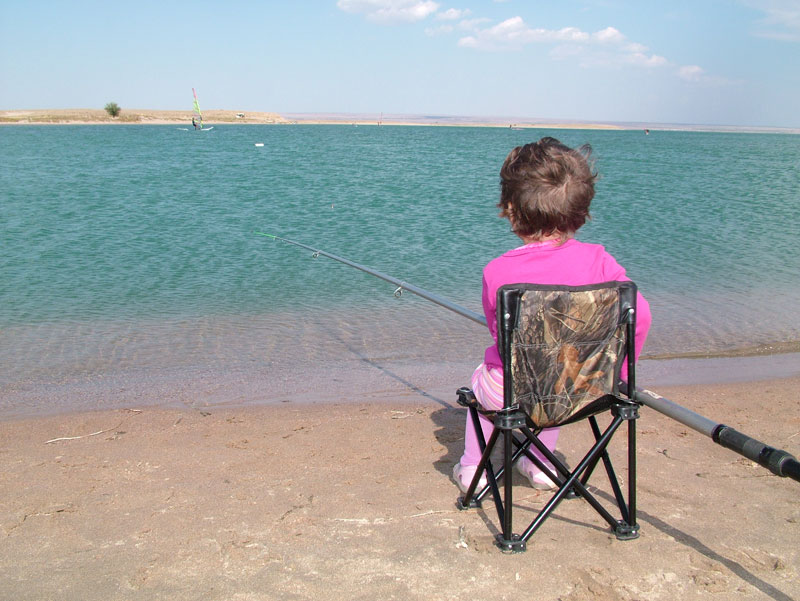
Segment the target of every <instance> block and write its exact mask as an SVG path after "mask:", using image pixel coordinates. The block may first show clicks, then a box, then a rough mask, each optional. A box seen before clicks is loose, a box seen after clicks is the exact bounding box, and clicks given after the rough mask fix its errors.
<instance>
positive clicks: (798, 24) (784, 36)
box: [744, 0, 800, 42]
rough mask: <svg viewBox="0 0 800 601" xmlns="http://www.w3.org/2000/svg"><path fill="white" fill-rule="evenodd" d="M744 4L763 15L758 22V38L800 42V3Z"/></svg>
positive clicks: (756, 0) (762, 0)
mask: <svg viewBox="0 0 800 601" xmlns="http://www.w3.org/2000/svg"><path fill="white" fill-rule="evenodd" d="M744 4H745V5H747V6H750V7H751V8H754V9H756V10H759V11H761V12H763V13H764V17H763V18H762V19H760V20H759V21H758V26H759V29H758V30H757V31H756V35H758V36H759V37H765V38H771V39H775V40H783V41H787V42H798V41H800V2H798V1H797V0H744Z"/></svg>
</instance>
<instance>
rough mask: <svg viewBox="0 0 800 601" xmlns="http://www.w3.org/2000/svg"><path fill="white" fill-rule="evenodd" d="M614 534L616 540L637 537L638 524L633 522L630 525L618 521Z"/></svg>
mask: <svg viewBox="0 0 800 601" xmlns="http://www.w3.org/2000/svg"><path fill="white" fill-rule="evenodd" d="M614 534H615V535H616V537H617V540H634V539H637V538H639V524H633V525H632V526H631V525H630V524H628V523H627V522H623V521H619V522H617V527H616V528H614Z"/></svg>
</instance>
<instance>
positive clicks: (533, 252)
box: [453, 137, 651, 492]
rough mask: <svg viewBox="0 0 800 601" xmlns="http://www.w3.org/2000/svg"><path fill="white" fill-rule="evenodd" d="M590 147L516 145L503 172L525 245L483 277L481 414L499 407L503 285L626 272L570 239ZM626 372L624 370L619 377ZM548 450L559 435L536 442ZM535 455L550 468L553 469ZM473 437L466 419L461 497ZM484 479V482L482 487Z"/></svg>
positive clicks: (551, 142)
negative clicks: (488, 341)
mask: <svg viewBox="0 0 800 601" xmlns="http://www.w3.org/2000/svg"><path fill="white" fill-rule="evenodd" d="M590 153H591V148H590V147H589V146H584V147H582V148H580V149H578V150H573V149H571V148H569V147H567V146H565V145H564V144H562V143H561V142H559V141H558V140H556V139H554V138H549V137H548V138H542V139H541V140H539V141H538V142H536V143H533V144H526V145H525V146H518V147H517V148H515V149H514V150H512V151H511V152H510V153H509V155H508V156H507V157H506V160H505V162H504V163H503V167H502V168H501V169H500V202H499V203H498V205H497V206H498V207H499V208H500V216H501V217H505V218H507V219H508V220H509V222H510V223H511V231H512V232H514V233H515V234H516V235H517V236H519V238H520V239H521V240H522V242H523V243H524V245H523V246H520V247H519V248H515V249H514V250H510V251H508V252H507V253H505V254H503V255H501V256H499V257H497V258H496V259H494V260H493V261H490V262H489V264H488V265H487V266H486V267H485V268H484V270H483V311H484V314H485V315H486V322H487V325H488V326H489V332H491V334H492V337H493V338H494V341H495V344H494V345H492V346H490V347H489V348H487V349H486V353H485V355H484V360H483V363H481V365H479V366H478V368H477V369H476V370H475V373H474V374H473V375H472V389H473V391H474V392H475V397H476V398H477V399H478V402H479V403H480V404H481V405H482V406H483V407H485V408H486V409H500V408H502V407H503V364H502V361H501V360H500V352H499V351H498V348H497V317H496V314H495V310H496V308H497V290H498V288H500V287H501V286H503V285H504V284H516V283H523V282H528V283H534V284H560V285H567V286H580V285H584V284H599V283H601V282H607V281H612V280H627V279H628V278H627V277H626V276H625V270H624V269H623V268H622V267H621V266H620V265H619V264H618V263H617V262H616V260H614V257H612V256H611V255H610V254H608V253H607V252H606V251H605V249H604V248H603V247H602V246H600V245H599V244H587V243H584V242H578V241H577V240H575V239H574V235H575V232H576V231H578V229H579V228H580V227H581V226H582V225H583V224H584V223H585V222H586V219H587V218H588V217H589V204H590V203H591V201H592V198H593V197H594V182H595V179H596V174H595V173H593V172H592V169H591V168H590V166H589V155H590ZM650 322H651V316H650V307H649V305H648V304H647V301H646V300H645V299H644V298H643V297H642V295H641V294H639V295H638V297H637V311H636V357H637V358H638V356H639V353H640V352H641V350H642V346H643V345H644V340H645V338H646V336H647V331H648V330H649V328H650ZM624 376H625V372H624V371H623V377H624ZM480 421H481V428H482V429H483V432H484V436H485V437H486V439H487V440H488V438H489V436H490V434H491V432H492V430H493V429H494V426H493V425H492V423H491V421H490V420H489V419H488V418H486V417H483V416H481V418H480ZM539 438H540V440H541V441H542V442H543V443H544V444H545V446H546V447H547V448H548V449H550V450H551V451H553V450H554V449H555V446H556V441H557V440H558V428H550V429H545V430H543V431H542V432H541V434H540V435H539ZM533 453H534V454H535V455H536V457H537V458H538V459H541V460H542V461H543V462H544V464H545V465H546V466H548V468H551V471H554V470H553V469H552V466H551V465H550V462H549V461H547V460H546V459H545V458H544V456H543V455H542V454H541V453H540V452H539V451H538V450H535V449H533ZM480 457H481V452H480V447H479V445H478V438H477V436H476V434H475V429H474V427H473V424H472V418H471V417H470V414H469V413H467V427H466V433H465V436H464V454H463V455H462V456H461V460H460V461H459V462H458V463H456V465H455V467H454V468H453V479H454V480H455V482H456V484H457V485H458V487H459V488H460V489H461V490H462V491H463V492H466V489H467V487H468V486H469V484H470V482H471V481H472V478H473V476H474V475H475V470H476V469H477V466H478V462H479V461H480ZM517 469H518V470H519V471H520V472H521V473H522V474H523V475H524V476H525V477H526V478H527V479H528V480H529V482H530V483H531V485H532V486H533V487H534V488H539V489H551V488H554V487H555V483H554V482H553V481H552V480H551V479H550V478H548V477H547V475H546V474H545V473H544V472H542V471H541V470H539V469H538V468H537V467H536V465H535V464H534V463H533V462H532V461H530V460H529V459H527V458H526V457H522V458H521V459H520V460H519V461H518V462H517ZM485 481H486V476H485V475H484V476H483V477H482V478H481V481H480V482H481V486H483V485H485Z"/></svg>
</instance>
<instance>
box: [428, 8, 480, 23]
mask: <svg viewBox="0 0 800 601" xmlns="http://www.w3.org/2000/svg"><path fill="white" fill-rule="evenodd" d="M470 14H472V11H471V10H470V9H468V8H465V9H464V10H461V9H458V8H448V9H447V10H444V11H441V12H438V13H436V19H437V20H439V21H458V20H459V19H463V18H464V17H467V16H469V15H470Z"/></svg>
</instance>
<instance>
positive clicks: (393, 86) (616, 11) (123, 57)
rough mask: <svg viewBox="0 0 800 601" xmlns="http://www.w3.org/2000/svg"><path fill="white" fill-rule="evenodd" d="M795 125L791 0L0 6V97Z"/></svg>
mask: <svg viewBox="0 0 800 601" xmlns="http://www.w3.org/2000/svg"><path fill="white" fill-rule="evenodd" d="M192 88H196V89H197V92H198V95H199V97H200V101H201V106H202V107H203V108H204V109H228V110H238V111H248V110H250V111H269V112H277V113H350V114H356V115H365V114H366V115H379V114H380V113H384V114H386V115H392V114H404V115H427V116H433V115H437V116H439V115H441V116H475V117H478V116H483V117H503V118H513V117H517V118H528V119H537V118H538V119H555V120H576V121H595V122H598V121H599V122H624V123H630V122H635V123H659V124H662V123H675V124H698V125H734V126H756V127H792V128H797V127H800V0H688V1H685V0H670V1H668V2H667V1H656V0H637V1H633V0H558V1H554V0H549V1H546V2H545V1H543V0H503V1H500V0H482V1H480V0H452V2H451V1H450V0H307V1H306V0H294V1H290V0H262V1H243V0H227V1H225V2H210V1H203V0H195V1H193V2H187V1H184V0H162V1H161V2H154V1H152V0H142V1H138V2H92V1H80V0H74V1H64V0H59V1H57V2H52V1H42V0H24V1H20V0H2V2H0V110H13V109H45V108H102V107H103V106H105V104H106V103H108V102H116V103H117V104H119V105H120V106H121V107H122V109H123V111H124V110H125V108H126V107H128V108H132V109H133V108H139V109H168V110H181V109H187V110H188V109H190V108H191V89H192Z"/></svg>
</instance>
